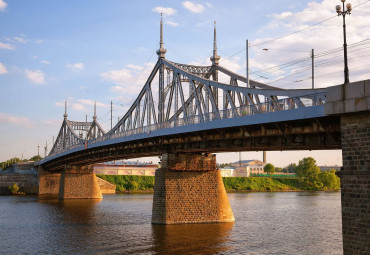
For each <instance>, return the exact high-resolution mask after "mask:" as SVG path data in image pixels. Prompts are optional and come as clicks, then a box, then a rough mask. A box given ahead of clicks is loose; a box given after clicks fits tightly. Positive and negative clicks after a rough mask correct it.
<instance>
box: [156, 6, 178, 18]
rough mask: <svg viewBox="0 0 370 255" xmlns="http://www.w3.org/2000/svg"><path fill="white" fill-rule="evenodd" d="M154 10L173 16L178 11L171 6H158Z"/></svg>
mask: <svg viewBox="0 0 370 255" xmlns="http://www.w3.org/2000/svg"><path fill="white" fill-rule="evenodd" d="M153 12H157V13H163V14H165V15H168V16H171V15H174V14H175V13H176V12H177V11H176V10H175V9H173V8H171V7H162V6H157V7H155V8H154V9H153Z"/></svg>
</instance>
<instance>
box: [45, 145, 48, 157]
mask: <svg viewBox="0 0 370 255" xmlns="http://www.w3.org/2000/svg"><path fill="white" fill-rule="evenodd" d="M44 149H45V156H44V157H46V155H47V154H48V142H46V144H45V147H44Z"/></svg>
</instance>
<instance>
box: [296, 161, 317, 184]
mask: <svg viewBox="0 0 370 255" xmlns="http://www.w3.org/2000/svg"><path fill="white" fill-rule="evenodd" d="M320 172H321V171H320V168H319V167H318V166H317V165H316V160H315V159H313V158H312V157H308V158H304V159H302V160H300V161H299V163H298V166H297V167H296V169H295V173H296V174H297V176H298V177H306V178H307V179H308V180H309V181H310V182H311V183H314V182H316V181H318V176H319V174H320Z"/></svg>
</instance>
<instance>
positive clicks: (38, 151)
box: [37, 145, 40, 157]
mask: <svg viewBox="0 0 370 255" xmlns="http://www.w3.org/2000/svg"><path fill="white" fill-rule="evenodd" d="M37 156H39V157H40V145H37Z"/></svg>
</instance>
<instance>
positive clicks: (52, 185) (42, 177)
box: [38, 166, 60, 195]
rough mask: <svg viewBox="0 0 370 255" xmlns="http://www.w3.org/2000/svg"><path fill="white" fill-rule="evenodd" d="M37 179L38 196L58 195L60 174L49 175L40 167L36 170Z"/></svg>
mask: <svg viewBox="0 0 370 255" xmlns="http://www.w3.org/2000/svg"><path fill="white" fill-rule="evenodd" d="M38 178H39V192H38V194H39V195H58V194H59V183H60V173H49V172H47V171H45V170H43V169H42V167H41V166H40V167H39V169H38Z"/></svg>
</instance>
